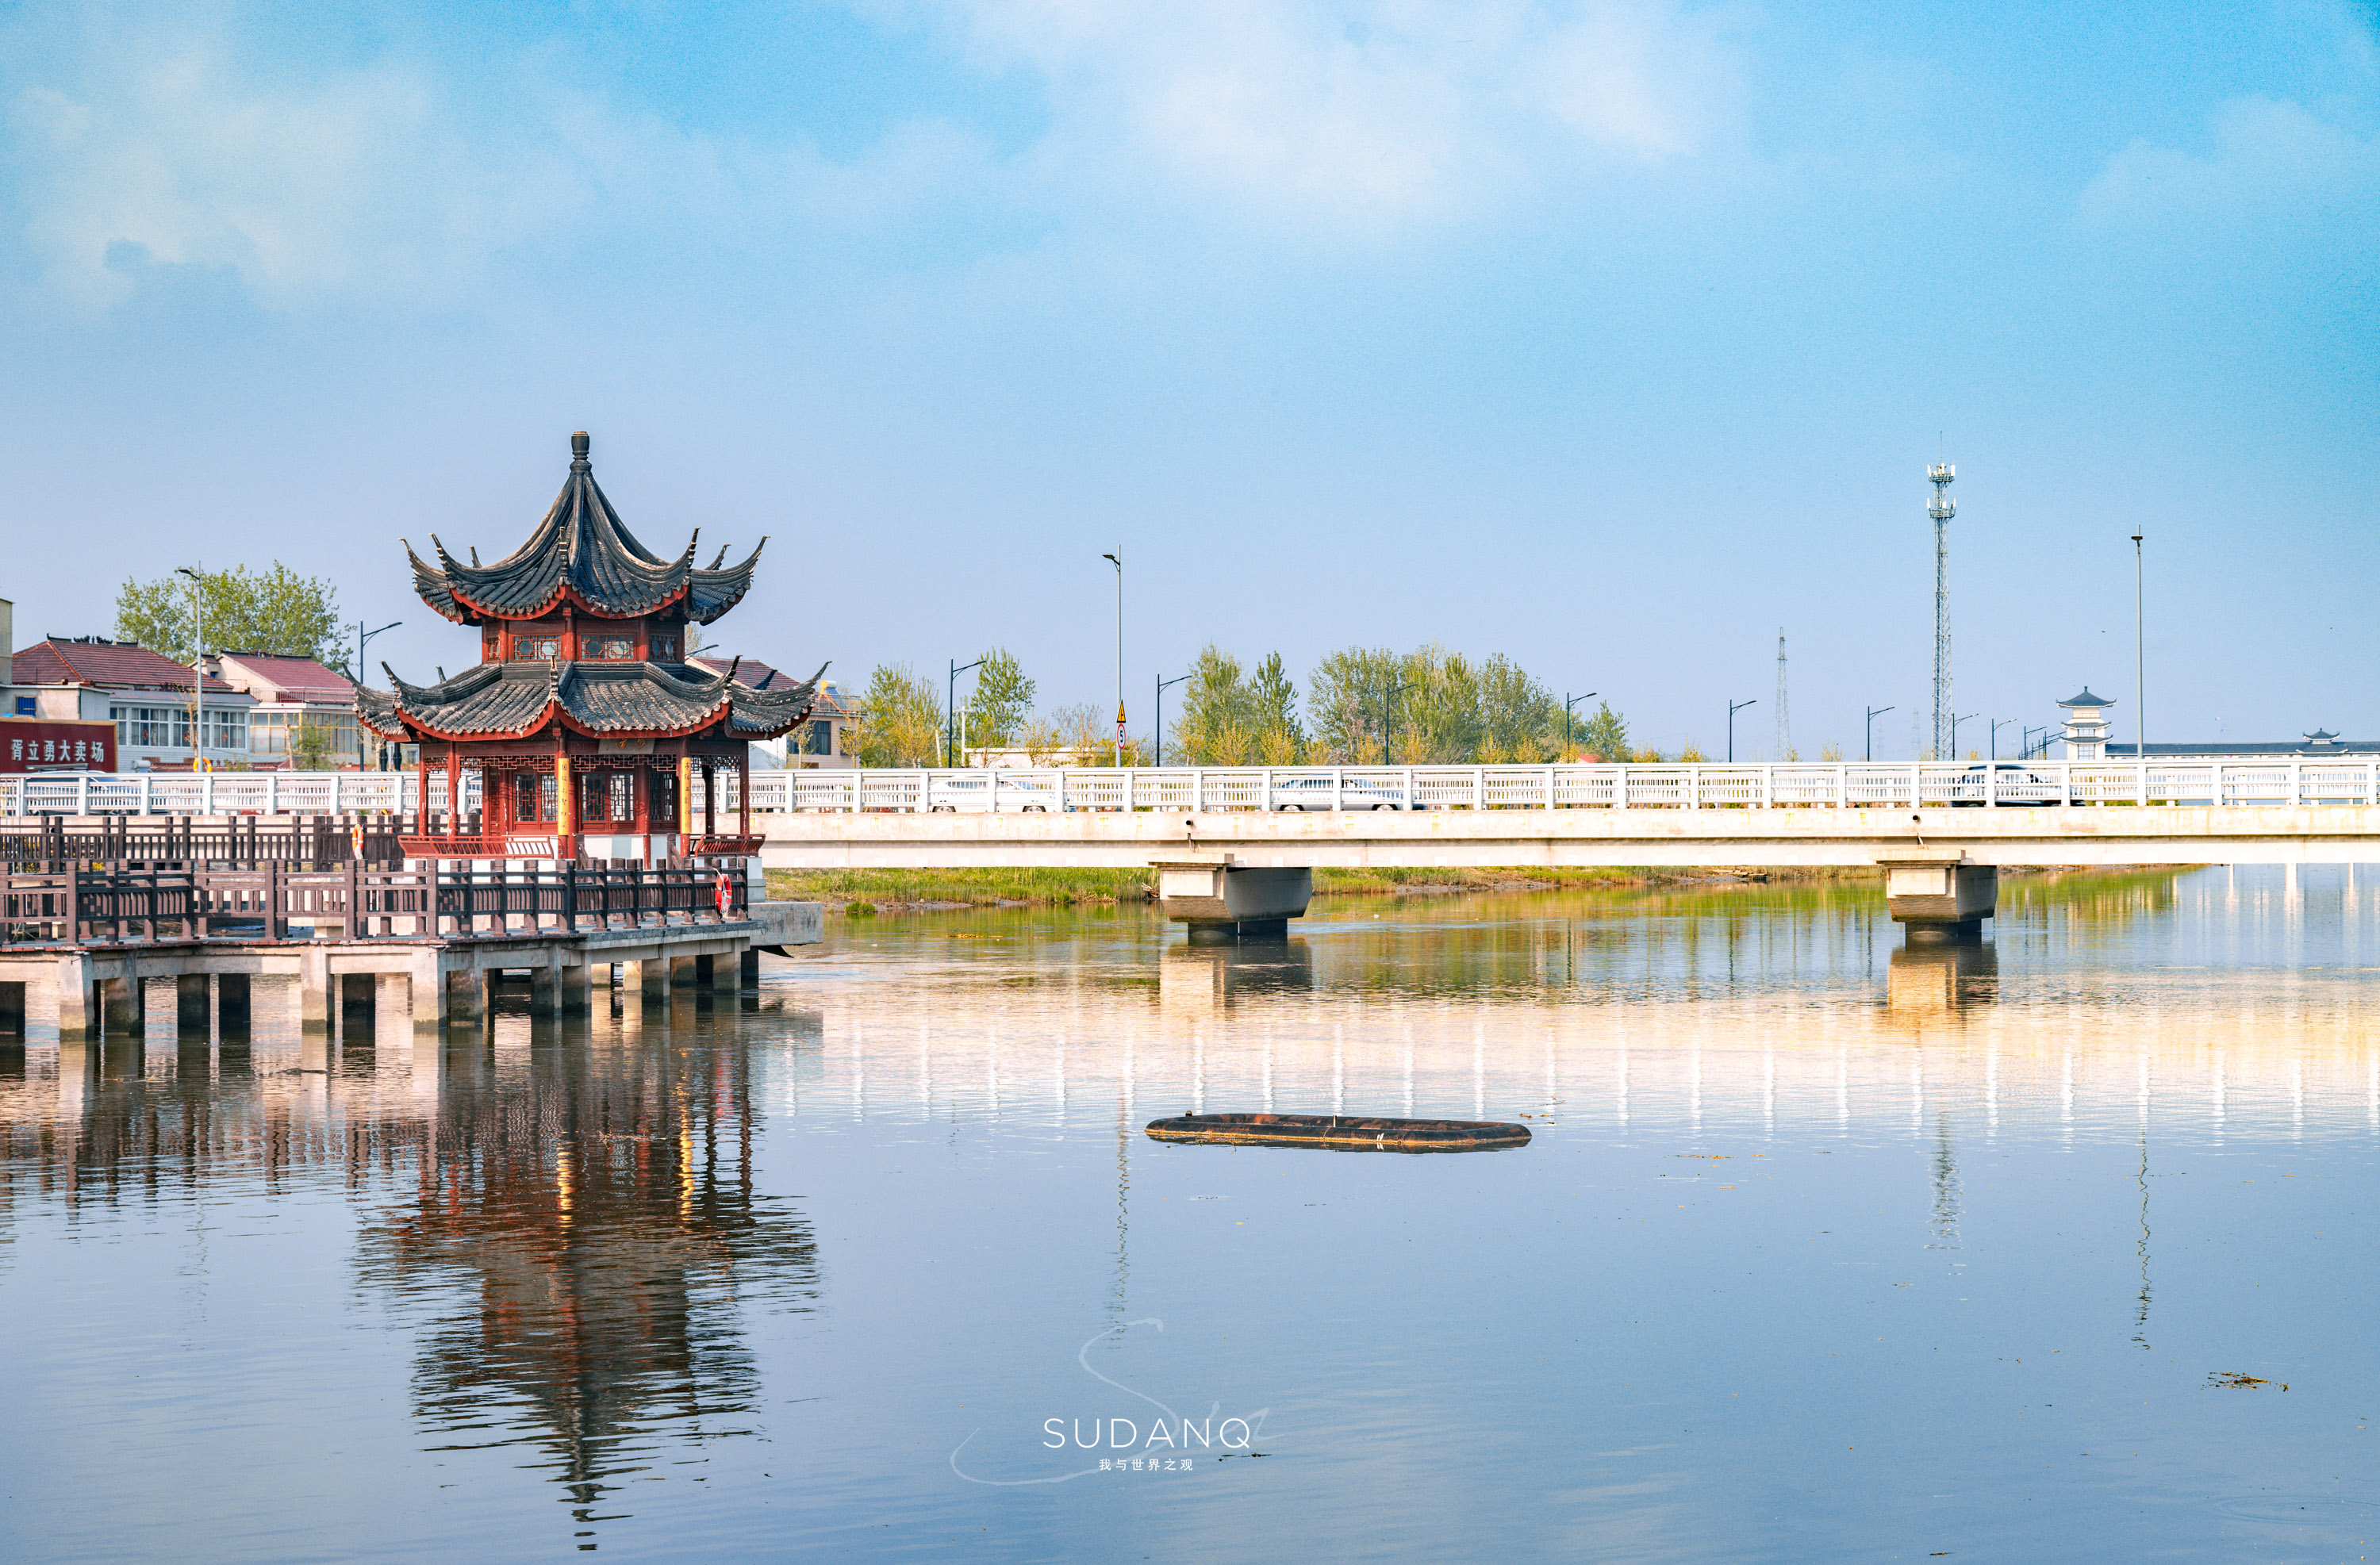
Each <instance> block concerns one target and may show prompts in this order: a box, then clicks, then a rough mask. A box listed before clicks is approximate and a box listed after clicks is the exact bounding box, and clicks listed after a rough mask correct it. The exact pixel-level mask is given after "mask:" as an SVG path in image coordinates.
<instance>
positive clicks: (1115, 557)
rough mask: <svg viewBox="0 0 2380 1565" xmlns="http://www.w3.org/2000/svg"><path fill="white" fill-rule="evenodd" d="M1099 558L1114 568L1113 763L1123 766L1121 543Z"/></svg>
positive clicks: (1119, 766)
mask: <svg viewBox="0 0 2380 1565" xmlns="http://www.w3.org/2000/svg"><path fill="white" fill-rule="evenodd" d="M1099 558H1100V559H1102V560H1105V561H1106V562H1108V564H1111V565H1113V566H1114V567H1115V568H1116V742H1115V763H1116V766H1117V767H1118V768H1119V769H1121V768H1122V767H1123V544H1121V543H1119V544H1117V545H1116V547H1115V552H1114V553H1112V554H1102V555H1100V556H1099Z"/></svg>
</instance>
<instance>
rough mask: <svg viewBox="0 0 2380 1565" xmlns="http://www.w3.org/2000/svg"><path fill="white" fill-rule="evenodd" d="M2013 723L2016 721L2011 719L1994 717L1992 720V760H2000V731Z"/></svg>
mask: <svg viewBox="0 0 2380 1565" xmlns="http://www.w3.org/2000/svg"><path fill="white" fill-rule="evenodd" d="M2015 721H2016V719H2014V718H2012V717H1996V718H1994V719H1992V755H1991V758H1992V759H1994V760H1998V759H1999V758H2000V730H2001V729H2003V728H2006V727H2007V726H2008V725H2009V724H2010V723H2012V722H2015ZM2018 759H2019V760H2022V759H2023V757H2022V756H2019V757H2018Z"/></svg>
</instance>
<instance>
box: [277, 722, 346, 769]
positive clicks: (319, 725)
mask: <svg viewBox="0 0 2380 1565" xmlns="http://www.w3.org/2000/svg"><path fill="white" fill-rule="evenodd" d="M338 737H339V734H338V730H337V728H335V727H334V725H332V724H331V723H328V722H323V721H322V720H321V719H320V718H311V717H310V718H302V719H300V720H299V721H298V723H297V733H296V734H292V735H291V736H290V739H289V764H290V765H291V766H293V767H295V768H297V770H299V771H327V770H330V769H331V768H332V767H334V766H337V765H339V764H340V763H341V762H343V761H346V760H351V759H353V757H350V756H346V755H344V754H342V753H341V752H340V750H339V748H338Z"/></svg>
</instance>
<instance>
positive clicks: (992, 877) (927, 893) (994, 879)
mask: <svg viewBox="0 0 2380 1565" xmlns="http://www.w3.org/2000/svg"><path fill="white" fill-rule="evenodd" d="M1876 877H1877V872H1876V870H1874V869H1872V868H1869V867H1864V866H1858V865H1851V866H1822V867H1787V868H1777V867H1769V868H1756V867H1755V868H1699V867H1698V868H1694V869H1661V868H1650V867H1647V868H1633V869H1629V868H1596V869H1536V868H1515V869H1388V868H1366V869H1317V870H1316V871H1315V872H1314V894H1315V896H1316V897H1318V898H1321V897H1366V896H1455V895H1464V896H1475V895H1479V894H1482V893H1501V894H1513V895H1520V894H1526V893H1530V892H1624V891H1652V890H1663V889H1668V888H1671V887H1689V886H1693V887H1702V886H1726V885H1747V884H1761V883H1768V884H1785V883H1817V882H1827V881H1844V880H1858V881H1867V880H1876ZM1155 889H1156V875H1155V872H1154V871H1152V870H1147V869H1075V868H1052V869H771V870H770V871H769V895H770V896H771V897H774V898H779V899H784V900H794V901H802V902H820V903H824V904H826V907H827V911H828V912H830V913H841V914H844V915H846V916H852V917H867V916H871V915H874V914H879V913H904V914H905V913H958V912H972V911H975V910H977V909H980V908H994V907H1027V908H1032V907H1112V906H1115V905H1117V904H1129V903H1147V902H1149V901H1150V900H1152V897H1153V893H1154V892H1155Z"/></svg>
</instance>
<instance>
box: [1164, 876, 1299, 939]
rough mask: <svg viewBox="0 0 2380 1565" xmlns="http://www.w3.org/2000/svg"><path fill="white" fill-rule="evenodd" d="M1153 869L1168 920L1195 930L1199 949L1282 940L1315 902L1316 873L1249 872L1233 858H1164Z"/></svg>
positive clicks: (1191, 934) (1194, 936) (1194, 933)
mask: <svg viewBox="0 0 2380 1565" xmlns="http://www.w3.org/2000/svg"><path fill="white" fill-rule="evenodd" d="M1152 867H1153V868H1155V869H1156V871H1157V901H1158V905H1159V906H1160V907H1161V908H1163V909H1164V910H1165V916H1167V917H1168V918H1171V919H1174V920H1176V921H1177V922H1180V923H1184V924H1187V925H1189V926H1190V940H1191V943H1192V944H1194V945H1228V944H1230V943H1231V942H1233V941H1234V940H1281V939H1282V938H1284V937H1286V936H1287V935H1288V933H1289V921H1290V920H1291V919H1293V918H1301V917H1304V916H1305V906H1306V904H1308V903H1310V902H1312V901H1313V900H1314V871H1313V870H1312V869H1305V868H1301V869H1255V868H1243V867H1240V866H1238V865H1236V864H1234V863H1233V861H1232V859H1231V857H1230V855H1224V856H1223V857H1220V858H1211V859H1166V860H1160V861H1158V862H1157V863H1156V864H1154V865H1153V866H1152Z"/></svg>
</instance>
